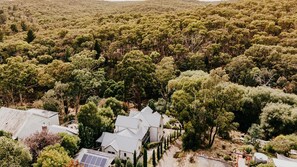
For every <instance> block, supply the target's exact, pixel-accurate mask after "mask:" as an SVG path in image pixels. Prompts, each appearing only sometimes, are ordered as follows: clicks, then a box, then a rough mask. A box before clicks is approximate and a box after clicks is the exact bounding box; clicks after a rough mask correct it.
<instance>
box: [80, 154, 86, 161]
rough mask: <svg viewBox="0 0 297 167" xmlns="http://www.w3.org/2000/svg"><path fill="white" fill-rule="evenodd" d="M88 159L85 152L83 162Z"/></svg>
mask: <svg viewBox="0 0 297 167" xmlns="http://www.w3.org/2000/svg"><path fill="white" fill-rule="evenodd" d="M86 159H87V155H86V154H84V156H83V157H82V159H81V162H86Z"/></svg>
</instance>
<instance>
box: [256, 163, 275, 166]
mask: <svg viewBox="0 0 297 167" xmlns="http://www.w3.org/2000/svg"><path fill="white" fill-rule="evenodd" d="M257 167H274V164H272V163H268V164H259V165H257Z"/></svg>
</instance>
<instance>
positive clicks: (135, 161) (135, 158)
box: [133, 150, 137, 167]
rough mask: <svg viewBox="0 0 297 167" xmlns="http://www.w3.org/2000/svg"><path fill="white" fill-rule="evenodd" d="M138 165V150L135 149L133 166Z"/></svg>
mask: <svg viewBox="0 0 297 167" xmlns="http://www.w3.org/2000/svg"><path fill="white" fill-rule="evenodd" d="M136 165H137V155H136V150H134V153H133V166H134V167H136Z"/></svg>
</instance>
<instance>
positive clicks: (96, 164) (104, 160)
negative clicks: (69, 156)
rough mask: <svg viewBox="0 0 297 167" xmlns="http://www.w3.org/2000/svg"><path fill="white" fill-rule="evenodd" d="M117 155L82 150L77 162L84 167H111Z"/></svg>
mask: <svg viewBox="0 0 297 167" xmlns="http://www.w3.org/2000/svg"><path fill="white" fill-rule="evenodd" d="M114 158H115V155H113V154H108V153H104V152H100V151H95V150H90V149H85V148H82V149H81V150H80V151H79V153H78V154H77V156H76V158H75V160H77V161H78V162H79V164H80V165H83V166H84V167H109V166H111V163H112V161H113V160H114Z"/></svg>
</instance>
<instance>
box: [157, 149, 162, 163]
mask: <svg viewBox="0 0 297 167" xmlns="http://www.w3.org/2000/svg"><path fill="white" fill-rule="evenodd" d="M157 158H158V161H160V159H161V151H160V146H158V147H157Z"/></svg>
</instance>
